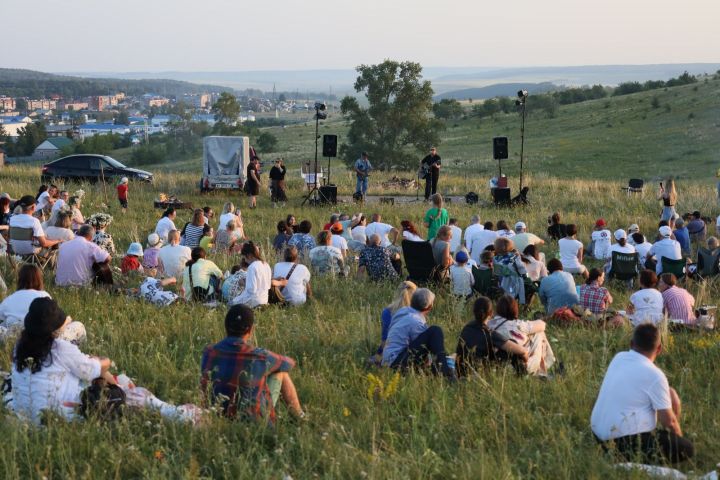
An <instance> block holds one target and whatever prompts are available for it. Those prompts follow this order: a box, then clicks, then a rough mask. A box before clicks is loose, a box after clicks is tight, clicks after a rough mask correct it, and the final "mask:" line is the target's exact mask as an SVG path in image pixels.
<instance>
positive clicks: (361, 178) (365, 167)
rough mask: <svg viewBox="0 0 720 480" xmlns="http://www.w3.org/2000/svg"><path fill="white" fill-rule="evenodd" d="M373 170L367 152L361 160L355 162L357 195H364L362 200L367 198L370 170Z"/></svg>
mask: <svg viewBox="0 0 720 480" xmlns="http://www.w3.org/2000/svg"><path fill="white" fill-rule="evenodd" d="M372 168H373V167H372V165H371V164H370V160H369V159H368V154H367V152H362V154H361V155H360V158H358V159H357V160H356V161H355V175H356V177H357V183H356V186H355V194H356V195H358V194H359V195H362V198H365V194H366V193H367V189H368V177H369V176H370V170H372Z"/></svg>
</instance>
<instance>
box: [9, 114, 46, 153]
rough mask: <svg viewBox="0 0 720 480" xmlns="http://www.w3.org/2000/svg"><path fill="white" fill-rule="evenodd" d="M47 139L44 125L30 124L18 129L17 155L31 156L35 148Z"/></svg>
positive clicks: (39, 123)
mask: <svg viewBox="0 0 720 480" xmlns="http://www.w3.org/2000/svg"><path fill="white" fill-rule="evenodd" d="M45 139H47V132H46V131H45V124H43V123H41V122H38V123H30V124H28V125H26V126H24V127H22V128H20V129H18V138H17V145H16V146H17V154H18V155H28V156H29V155H32V154H33V152H34V151H35V148H36V147H37V146H38V145H40V144H41V143H42V142H44V141H45Z"/></svg>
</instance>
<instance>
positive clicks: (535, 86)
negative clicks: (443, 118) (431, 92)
mask: <svg viewBox="0 0 720 480" xmlns="http://www.w3.org/2000/svg"><path fill="white" fill-rule="evenodd" d="M558 88H559V87H558V86H557V85H555V84H553V83H550V82H543V83H497V84H494V85H488V86H487V87H478V88H463V89H462V90H452V91H450V92H444V93H440V94H438V95H435V96H434V97H433V99H434V100H435V101H439V100H444V99H446V98H452V99H455V100H467V99H468V98H472V99H473V100H483V99H486V98H495V97H514V96H515V93H516V92H517V91H518V90H532V91H533V92H536V93H544V92H551V91H553V90H557V89H558Z"/></svg>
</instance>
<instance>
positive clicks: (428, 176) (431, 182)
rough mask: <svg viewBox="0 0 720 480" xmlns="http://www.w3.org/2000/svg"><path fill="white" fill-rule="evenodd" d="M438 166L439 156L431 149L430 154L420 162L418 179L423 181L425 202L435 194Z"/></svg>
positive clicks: (438, 173)
mask: <svg viewBox="0 0 720 480" xmlns="http://www.w3.org/2000/svg"><path fill="white" fill-rule="evenodd" d="M440 165H441V161H440V155H438V154H437V149H436V148H435V147H432V148H431V149H430V154H429V155H428V156H426V157H425V158H423V159H422V162H420V178H424V179H425V200H429V199H430V195H435V194H436V193H437V184H438V178H439V177H440Z"/></svg>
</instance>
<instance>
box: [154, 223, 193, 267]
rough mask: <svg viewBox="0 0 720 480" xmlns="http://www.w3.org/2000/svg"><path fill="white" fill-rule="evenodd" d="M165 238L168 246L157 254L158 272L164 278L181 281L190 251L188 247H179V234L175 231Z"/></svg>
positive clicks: (171, 231)
mask: <svg viewBox="0 0 720 480" xmlns="http://www.w3.org/2000/svg"><path fill="white" fill-rule="evenodd" d="M165 218H167V217H165ZM167 238H168V245H165V246H164V247H162V248H161V249H160V252H159V253H158V260H159V262H158V270H159V271H160V272H162V273H163V274H164V276H165V277H175V278H176V279H182V276H183V270H184V269H185V264H186V263H187V262H188V261H189V260H190V255H191V253H192V251H191V250H190V247H185V246H183V245H180V232H178V231H177V230H170V231H169V232H168V235H167Z"/></svg>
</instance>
